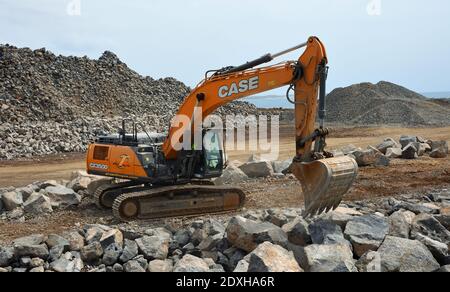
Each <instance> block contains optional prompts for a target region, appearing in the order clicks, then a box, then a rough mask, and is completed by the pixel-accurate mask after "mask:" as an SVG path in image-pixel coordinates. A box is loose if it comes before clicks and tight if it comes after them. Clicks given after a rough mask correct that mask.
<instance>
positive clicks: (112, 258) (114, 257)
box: [102, 244, 122, 266]
mask: <svg viewBox="0 0 450 292" xmlns="http://www.w3.org/2000/svg"><path fill="white" fill-rule="evenodd" d="M121 254H122V248H121V247H120V246H117V245H116V244H111V245H110V246H108V247H107V248H106V249H105V250H104V254H103V259H102V262H103V264H105V265H106V266H113V265H114V264H115V263H117V261H118V260H119V257H120V256H121Z"/></svg>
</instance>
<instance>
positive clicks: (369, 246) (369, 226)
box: [345, 215, 389, 256]
mask: <svg viewBox="0 0 450 292" xmlns="http://www.w3.org/2000/svg"><path fill="white" fill-rule="evenodd" d="M388 232H389V224H388V222H387V220H386V219H385V218H381V217H378V216H376V215H366V216H361V217H356V218H354V219H352V220H350V221H349V222H348V223H347V227H346V228H345V237H346V238H347V239H348V240H349V241H350V242H351V243H352V245H353V249H354V252H355V254H356V255H357V256H362V255H363V254H364V253H366V252H367V251H369V250H377V249H378V247H379V246H380V245H381V243H382V242H383V240H384V238H385V237H386V235H387V234H388Z"/></svg>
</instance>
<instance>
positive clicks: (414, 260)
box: [378, 236, 440, 272]
mask: <svg viewBox="0 0 450 292" xmlns="http://www.w3.org/2000/svg"><path fill="white" fill-rule="evenodd" d="M378 253H379V254H380V258H381V270H382V271H383V272H434V271H436V270H438V269H439V268H440V265H439V263H438V262H437V261H436V260H435V259H434V257H433V255H432V254H431V252H430V251H429V250H428V249H427V247H426V246H425V245H424V244H422V243H421V242H419V241H417V240H410V239H406V238H399V237H393V236H387V237H386V239H385V240H384V242H383V244H382V245H381V246H380V248H379V249H378Z"/></svg>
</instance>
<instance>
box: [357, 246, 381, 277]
mask: <svg viewBox="0 0 450 292" xmlns="http://www.w3.org/2000/svg"><path fill="white" fill-rule="evenodd" d="M356 268H357V269H358V272H361V273H370V272H372V273H375V272H378V273H379V272H381V256H380V253H378V252H376V251H368V252H366V253H365V254H363V255H362V256H361V257H360V258H359V260H358V261H357V262H356Z"/></svg>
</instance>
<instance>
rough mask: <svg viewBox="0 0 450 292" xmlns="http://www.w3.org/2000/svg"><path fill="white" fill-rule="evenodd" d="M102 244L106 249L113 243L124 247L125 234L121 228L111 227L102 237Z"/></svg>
mask: <svg viewBox="0 0 450 292" xmlns="http://www.w3.org/2000/svg"><path fill="white" fill-rule="evenodd" d="M100 244H101V245H102V247H103V249H106V248H107V247H108V246H110V245H111V244H114V245H116V246H118V247H120V248H122V247H123V234H122V232H121V231H120V230H119V229H111V230H109V231H107V232H105V233H103V235H102V237H101V238H100Z"/></svg>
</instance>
